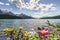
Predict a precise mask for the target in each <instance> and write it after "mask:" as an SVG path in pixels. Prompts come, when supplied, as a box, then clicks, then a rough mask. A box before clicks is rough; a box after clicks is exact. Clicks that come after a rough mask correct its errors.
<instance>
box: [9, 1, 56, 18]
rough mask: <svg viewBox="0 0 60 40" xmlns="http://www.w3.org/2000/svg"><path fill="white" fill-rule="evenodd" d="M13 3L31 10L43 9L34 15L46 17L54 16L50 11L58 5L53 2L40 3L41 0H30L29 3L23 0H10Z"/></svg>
mask: <svg viewBox="0 0 60 40" xmlns="http://www.w3.org/2000/svg"><path fill="white" fill-rule="evenodd" d="M9 1H10V2H12V3H15V4H16V6H17V7H18V8H26V9H29V10H41V12H38V13H34V14H33V15H32V16H33V17H36V18H40V17H45V16H53V15H52V14H50V13H49V12H48V11H49V10H52V11H53V10H55V9H56V7H55V6H54V4H53V3H50V4H42V3H40V4H38V2H39V1H40V0H30V2H29V3H26V4H25V3H24V1H23V0H9Z"/></svg>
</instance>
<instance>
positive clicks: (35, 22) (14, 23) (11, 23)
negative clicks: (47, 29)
mask: <svg viewBox="0 0 60 40" xmlns="http://www.w3.org/2000/svg"><path fill="white" fill-rule="evenodd" d="M47 20H49V21H50V22H51V23H52V24H56V23H60V19H0V30H2V29H4V28H6V27H15V28H18V27H19V26H21V25H22V26H23V27H24V29H25V30H30V29H31V28H36V27H42V26H47V24H46V22H47ZM0 40H6V38H5V37H4V36H3V37H2V36H0Z"/></svg>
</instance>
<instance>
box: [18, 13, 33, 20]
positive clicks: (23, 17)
mask: <svg viewBox="0 0 60 40" xmlns="http://www.w3.org/2000/svg"><path fill="white" fill-rule="evenodd" d="M18 17H21V18H22V19H32V18H33V17H31V16H28V15H26V14H23V13H21V14H18Z"/></svg>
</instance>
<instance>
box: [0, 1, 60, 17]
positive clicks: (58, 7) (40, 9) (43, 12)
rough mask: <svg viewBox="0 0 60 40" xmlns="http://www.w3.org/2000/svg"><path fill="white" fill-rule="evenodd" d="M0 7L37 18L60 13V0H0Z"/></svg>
mask: <svg viewBox="0 0 60 40" xmlns="http://www.w3.org/2000/svg"><path fill="white" fill-rule="evenodd" d="M0 9H2V10H9V11H11V12H13V13H14V14H21V13H23V14H26V15H29V16H32V17H35V18H40V17H47V16H48V17H49V16H56V15H60V0H0Z"/></svg>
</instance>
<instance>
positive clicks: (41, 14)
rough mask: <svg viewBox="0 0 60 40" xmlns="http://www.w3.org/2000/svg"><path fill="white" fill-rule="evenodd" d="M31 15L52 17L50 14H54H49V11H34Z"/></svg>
mask: <svg viewBox="0 0 60 40" xmlns="http://www.w3.org/2000/svg"><path fill="white" fill-rule="evenodd" d="M31 16H32V17H35V18H41V17H52V16H54V15H53V14H51V13H45V12H36V13H34V14H32V15H31Z"/></svg>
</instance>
